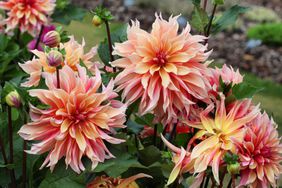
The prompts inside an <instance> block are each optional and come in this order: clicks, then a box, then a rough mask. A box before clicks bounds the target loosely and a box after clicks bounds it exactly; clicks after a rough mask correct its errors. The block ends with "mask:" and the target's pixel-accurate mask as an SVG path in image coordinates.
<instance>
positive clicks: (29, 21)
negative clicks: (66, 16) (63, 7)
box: [0, 0, 56, 35]
mask: <svg viewBox="0 0 282 188" xmlns="http://www.w3.org/2000/svg"><path fill="white" fill-rule="evenodd" d="M55 3H56V0H8V1H7V2H5V1H1V2H0V9H4V10H7V15H8V17H7V19H6V22H7V28H6V31H10V30H13V29H15V28H16V27H19V29H20V30H21V32H25V31H28V32H29V33H30V34H31V35H35V34H36V32H38V31H39V30H40V28H41V26H42V25H45V24H47V23H48V16H49V15H51V14H52V12H53V10H54V8H55V6H56V4H55Z"/></svg>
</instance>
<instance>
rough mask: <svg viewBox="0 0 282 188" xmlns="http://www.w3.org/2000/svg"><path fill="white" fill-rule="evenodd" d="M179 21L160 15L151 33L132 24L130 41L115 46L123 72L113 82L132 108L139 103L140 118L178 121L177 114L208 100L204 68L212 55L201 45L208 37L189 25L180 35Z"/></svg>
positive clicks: (119, 66) (207, 85) (116, 62)
mask: <svg viewBox="0 0 282 188" xmlns="http://www.w3.org/2000/svg"><path fill="white" fill-rule="evenodd" d="M177 18H178V16H176V17H170V18H169V20H168V21H166V20H164V19H162V17H161V16H158V15H157V16H156V20H155V22H154V23H153V26H152V31H151V32H146V31H144V30H142V29H141V28H140V26H139V22H138V21H136V22H132V26H129V27H128V30H127V38H128V40H127V41H125V42H123V43H116V44H115V47H114V54H115V55H119V56H120V57H121V58H120V59H118V60H115V61H114V62H111V64H112V65H113V66H115V67H118V68H121V69H123V71H122V72H121V73H119V74H118V75H117V77H116V80H115V82H116V84H117V85H119V87H118V88H117V89H118V90H123V93H122V98H123V99H125V100H126V101H127V103H129V104H130V103H133V102H134V101H137V100H138V99H140V105H139V112H140V114H146V113H148V112H153V113H154V114H155V115H156V116H157V117H159V118H161V120H163V123H164V124H166V123H168V122H169V121H170V120H172V119H177V115H176V113H177V112H178V111H186V112H187V114H189V109H190V105H191V104H193V103H194V101H193V99H194V98H195V99H199V100H207V98H208V88H209V83H208V81H206V79H205V77H204V76H203V73H204V72H205V71H206V69H207V67H206V65H204V64H201V62H203V61H205V60H206V59H207V57H208V56H209V54H210V52H206V50H207V45H203V44H201V42H203V41H204V40H205V39H206V38H205V37H204V36H200V35H191V34H190V25H189V24H187V26H186V28H185V29H184V30H183V31H182V32H181V33H180V34H178V27H179V25H178V23H177ZM165 114H167V115H165Z"/></svg>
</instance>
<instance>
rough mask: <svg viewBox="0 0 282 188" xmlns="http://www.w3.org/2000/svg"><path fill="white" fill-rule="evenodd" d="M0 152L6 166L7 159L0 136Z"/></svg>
mask: <svg viewBox="0 0 282 188" xmlns="http://www.w3.org/2000/svg"><path fill="white" fill-rule="evenodd" d="M0 150H1V152H2V156H3V160H4V163H5V165H6V164H8V159H7V155H6V152H5V147H4V142H3V139H2V137H1V135H0Z"/></svg>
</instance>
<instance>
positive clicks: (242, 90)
mask: <svg viewBox="0 0 282 188" xmlns="http://www.w3.org/2000/svg"><path fill="white" fill-rule="evenodd" d="M261 90H263V88H258V87H255V86H252V85H250V84H248V83H240V84H236V85H234V86H233V88H232V94H233V95H234V96H235V97H236V99H244V98H251V97H253V96H254V94H256V93H258V92H260V91H261Z"/></svg>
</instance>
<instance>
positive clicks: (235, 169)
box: [227, 162, 240, 174]
mask: <svg viewBox="0 0 282 188" xmlns="http://www.w3.org/2000/svg"><path fill="white" fill-rule="evenodd" d="M227 171H228V173H229V174H239V172H240V164H239V163H238V162H237V163H234V164H228V165H227Z"/></svg>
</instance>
